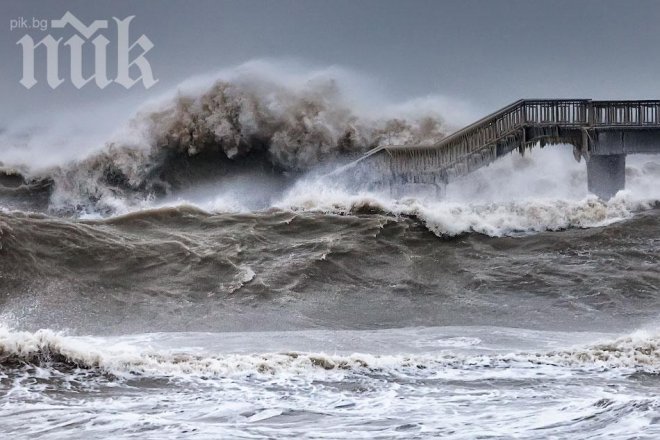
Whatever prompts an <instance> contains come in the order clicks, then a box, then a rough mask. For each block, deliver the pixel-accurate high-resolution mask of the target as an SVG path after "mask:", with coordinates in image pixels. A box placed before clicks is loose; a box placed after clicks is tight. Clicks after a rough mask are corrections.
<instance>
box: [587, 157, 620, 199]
mask: <svg viewBox="0 0 660 440" xmlns="http://www.w3.org/2000/svg"><path fill="white" fill-rule="evenodd" d="M587 182H588V183H587V185H588V188H589V192H590V193H592V194H595V195H597V196H598V197H600V198H601V199H603V200H609V199H611V198H612V197H613V196H614V195H615V194H616V193H617V191H619V190H622V189H624V188H625V187H626V155H625V154H604V155H599V154H594V155H592V156H591V157H589V160H588V161H587Z"/></svg>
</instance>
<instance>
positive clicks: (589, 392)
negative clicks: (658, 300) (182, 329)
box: [0, 328, 660, 439]
mask: <svg viewBox="0 0 660 440" xmlns="http://www.w3.org/2000/svg"><path fill="white" fill-rule="evenodd" d="M391 332H392V334H389V333H390V331H379V332H371V333H369V334H368V335H360V332H352V333H351V332H344V333H342V334H340V335H339V337H338V339H339V340H345V341H347V342H348V343H350V342H349V341H351V340H354V339H355V338H356V337H357V338H358V339H360V338H365V339H364V341H363V342H364V343H365V344H366V345H368V344H371V345H373V340H372V338H384V339H386V340H387V339H388V338H395V339H396V338H399V339H401V343H402V346H405V339H407V338H411V337H415V336H417V337H419V338H420V339H422V340H425V341H426V342H427V343H423V344H421V345H422V347H418V350H419V349H421V350H422V351H413V352H410V353H399V354H367V353H355V354H350V353H344V352H338V353H335V354H329V353H322V352H299V351H298V352H290V353H283V352H271V353H249V352H246V350H247V351H249V349H247V348H246V347H242V349H241V351H243V352H239V353H237V352H228V351H223V350H220V351H219V352H218V351H217V350H216V349H215V348H212V347H222V346H223V345H224V344H223V340H225V338H226V340H227V341H228V346H230V347H231V346H232V344H236V345H235V346H234V347H236V346H238V345H240V342H241V341H242V342H245V341H249V340H252V341H254V340H261V342H263V343H264V344H267V343H268V339H269V337H268V336H267V334H265V333H264V334H259V335H256V339H255V335H251V336H250V335H242V336H240V337H239V336H235V335H230V334H215V335H213V334H191V335H186V334H179V335H176V336H174V335H168V334H147V335H130V336H126V337H119V338H98V337H72V336H66V335H63V334H60V333H56V332H52V331H49V330H40V331H37V332H33V333H29V332H17V331H10V330H7V329H2V330H1V331H0V359H2V362H3V365H5V366H7V367H5V368H4V369H3V370H2V372H1V373H0V376H1V377H2V379H0V380H1V382H0V383H2V384H3V385H2V386H3V387H4V388H5V390H6V391H7V392H6V393H5V395H4V396H3V397H1V398H0V399H1V400H2V405H0V416H1V417H2V420H3V421H6V422H5V427H4V429H5V431H6V432H8V433H14V434H21V435H26V436H27V435H42V436H44V437H46V438H51V437H52V438H56V437H57V436H61V435H62V434H63V433H65V432H68V430H70V429H75V430H76V431H71V432H76V433H78V434H80V433H84V435H86V436H92V437H93V436H108V435H112V436H113V437H117V438H129V437H130V436H131V435H135V434H136V433H139V435H140V437H144V438H175V437H176V438H188V437H191V438H214V437H215V438H218V437H223V438H226V437H231V438H247V437H251V438H269V437H278V438H281V437H302V438H309V437H336V436H338V435H339V436H341V437H345V438H364V437H365V436H380V437H383V438H409V437H410V436H419V437H422V438H431V437H436V436H443V437H447V438H456V439H467V438H474V437H475V436H479V435H481V436H498V435H503V436H516V437H519V438H538V436H539V435H541V436H557V437H570V436H572V434H571V433H575V432H581V433H584V432H589V433H590V435H592V437H593V438H601V437H602V438H606V437H607V438H626V436H627V435H629V433H630V432H632V431H630V429H632V428H635V429H637V431H635V432H640V433H645V434H648V435H653V433H654V432H657V429H656V428H655V425H652V424H651V420H652V418H653V417H654V416H653V414H655V413H656V412H657V410H658V408H659V407H660V397H659V396H658V394H657V393H656V392H655V391H654V389H655V385H654V383H656V382H654V379H653V377H654V376H653V375H655V374H657V373H658V369H659V368H660V349H659V345H658V344H659V343H660V337H659V336H658V335H657V333H654V332H643V331H638V332H635V333H632V334H630V335H624V336H621V337H613V336H609V340H606V341H605V342H599V343H588V344H586V345H583V346H578V347H575V348H563V349H555V350H547V347H551V346H558V345H564V344H567V341H570V340H571V339H573V340H580V339H586V340H590V339H593V338H597V339H599V338H608V337H606V336H603V335H600V336H598V337H596V336H595V335H580V334H573V335H572V334H570V333H551V332H538V331H536V332H533V331H524V330H517V329H498V328H483V329H481V328H473V329H470V328H465V329H463V328H455V329H453V330H452V329H441V330H437V331H435V330H432V329H408V330H406V329H399V330H392V331H391ZM457 332H464V333H465V334H466V336H452V334H454V335H455V334H456V333H457ZM285 333H286V332H285ZM349 333H350V334H349ZM515 335H518V339H519V341H518V342H523V345H524V344H531V345H539V344H540V345H541V346H543V347H545V349H543V350H539V351H510V350H511V349H512V346H511V345H510V344H511V341H515V340H516V338H515ZM291 336H292V334H288V335H286V334H281V335H275V336H274V337H273V339H271V340H272V341H273V343H274V344H275V345H277V344H279V343H283V342H284V341H285V340H287V338H289V340H290V337H291ZM326 336H327V335H322V334H314V332H312V333H311V334H310V335H308V336H307V337H308V338H311V339H312V340H317V341H321V340H322V339H323V337H326ZM278 340H279V341H280V342H279V343H278V342H277V341H278ZM431 341H435V343H436V344H435V346H433V347H431V345H432V344H429V342H431ZM184 342H185V344H186V345H188V346H189V348H181V347H180V348H177V349H173V348H167V347H168V346H181V345H182V343H184ZM195 344H197V345H199V346H197V347H196V348H195V347H193V346H194V345H195ZM289 345H296V343H295V342H293V343H291V344H289ZM229 350H230V351H231V350H232V349H231V348H229ZM507 350H508V351H507ZM12 356H14V357H15V359H22V360H23V361H24V362H27V363H26V364H21V363H20V362H17V363H13V364H11V366H9V365H10V364H8V362H9V360H10V358H11V357H12ZM35 356H37V357H38V358H39V359H40V360H39V361H38V362H37V363H36V364H35V363H34V359H36V358H35ZM49 359H50V363H49ZM58 362H59V363H58ZM95 372H96V373H95ZM640 373H643V374H651V376H649V377H650V379H649V380H651V383H650V384H649V385H648V386H644V385H643V383H640V382H639V381H638V380H635V379H631V377H632V376H631V375H634V374H640ZM107 374H110V375H111V376H107ZM138 390H139V391H138ZM28 420H29V421H30V423H27V422H28Z"/></svg>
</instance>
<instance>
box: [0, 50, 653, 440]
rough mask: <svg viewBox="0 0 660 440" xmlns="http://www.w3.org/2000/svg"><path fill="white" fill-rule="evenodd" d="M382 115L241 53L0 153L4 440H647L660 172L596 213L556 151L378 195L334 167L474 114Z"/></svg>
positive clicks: (338, 85) (12, 143) (563, 149)
mask: <svg viewBox="0 0 660 440" xmlns="http://www.w3.org/2000/svg"><path fill="white" fill-rule="evenodd" d="M382 96H384V94H383V92H382V91H378V90H373V87H372V86H371V85H370V82H369V81H368V80H366V79H365V78H362V77H361V76H360V75H357V74H355V73H353V72H350V71H346V70H343V69H339V68H330V69H323V70H311V69H304V68H300V67H299V68H295V69H291V68H288V69H287V68H284V67H282V66H281V65H278V64H277V63H272V62H271V63H266V62H263V61H258V62H252V63H248V64H246V65H243V66H239V67H237V68H234V69H228V70H226V71H222V72H219V73H216V74H214V75H212V76H209V77H204V78H195V79H191V80H190V81H188V82H187V83H185V84H182V85H181V86H180V87H179V88H178V89H177V91H175V92H173V93H170V94H168V95H167V96H163V97H161V98H159V99H157V100H154V101H152V102H149V103H145V104H143V105H142V106H141V107H140V108H139V109H138V110H136V111H134V112H124V111H125V110H124V111H119V112H117V111H116V110H115V109H105V110H106V112H107V114H108V115H112V118H110V119H112V120H113V121H117V122H116V125H113V124H111V123H110V122H109V123H108V124H107V126H105V127H101V126H98V125H95V124H91V127H92V130H88V132H83V131H80V130H79V126H80V127H82V126H87V125H89V124H88V122H90V121H89V120H88V119H85V118H82V119H77V118H76V117H73V116H72V115H71V114H67V115H65V116H63V118H64V120H68V121H71V120H74V121H75V120H77V121H78V122H77V123H70V124H65V125H62V124H60V123H59V121H57V118H55V119H53V120H38V118H37V120H33V121H27V122H26V121H24V122H22V123H20V124H18V123H17V124H16V125H15V126H12V127H8V129H7V130H5V131H4V132H2V133H0V151H2V153H3V154H2V156H1V158H0V160H1V161H2V167H1V171H0V392H1V394H0V401H1V402H2V405H0V407H1V408H0V418H1V419H2V420H3V425H4V426H3V428H2V429H4V430H5V431H6V432H9V433H11V434H12V435H17V436H19V437H20V436H24V437H28V436H43V437H46V438H59V437H61V435H62V434H63V433H65V434H66V435H70V434H71V433H81V432H83V433H85V436H91V437H113V438H131V437H133V436H135V435H139V436H140V437H141V438H159V439H160V438H164V437H172V438H193V437H194V438H287V437H289V438H293V437H297V438H306V437H316V438H319V437H342V438H344V437H345V438H364V437H365V436H369V437H374V438H435V437H446V438H475V437H477V436H481V437H484V438H507V436H514V435H515V436H516V437H517V438H530V439H531V438H538V437H539V436H540V437H553V436H554V437H556V438H582V437H585V436H586V435H587V434H588V435H589V436H590V437H592V438H628V437H629V434H630V433H631V432H642V433H643V436H642V438H654V437H655V436H657V434H658V428H657V427H658V426H660V425H658V424H657V417H658V408H660V396H659V395H658V393H657V378H658V369H659V367H660V362H659V360H658V359H659V356H660V350H659V349H658V334H659V333H658V329H657V324H656V323H657V317H658V314H659V312H660V297H659V296H658V293H659V292H658V286H659V285H660V272H659V271H658V267H659V266H658V264H659V263H660V261H658V255H660V253H659V252H658V251H659V250H660V248H659V245H660V238H659V234H658V233H659V232H660V211H659V210H658V203H659V201H660V185H659V183H660V159H659V158H657V157H655V156H628V158H627V165H626V189H625V190H624V191H621V192H619V194H617V195H616V196H615V197H614V198H612V199H611V200H609V201H602V200H599V199H598V198H596V197H595V196H593V195H590V194H589V193H588V192H587V181H586V180H587V179H586V177H587V176H586V165H585V163H584V162H582V163H578V162H576V161H575V159H574V158H573V154H572V147H571V146H554V147H546V148H543V149H541V148H538V147H537V148H534V149H532V150H530V151H527V152H526V155H525V156H521V155H519V154H518V153H513V154H511V155H508V156H506V157H504V158H501V159H500V160H498V161H497V162H495V163H493V164H492V165H490V166H488V167H485V168H482V169H480V170H478V171H476V172H473V173H472V174H470V175H468V176H465V177H462V178H460V179H457V180H455V181H453V182H451V183H450V184H449V185H448V186H447V188H446V191H445V192H444V194H443V195H442V197H439V196H438V194H436V193H435V192H434V191H428V188H423V187H420V188H417V187H415V188H407V190H406V191H405V192H399V191H397V190H396V188H393V190H391V191H390V190H389V189H388V190H379V191H376V190H373V189H369V188H370V185H369V182H368V180H369V176H368V175H367V176H366V180H367V181H365V182H356V181H355V178H353V177H354V176H353V177H352V176H350V174H347V173H350V170H348V171H345V172H344V173H338V172H335V171H336V170H337V169H338V168H339V167H340V166H342V165H344V164H346V163H348V162H350V161H351V160H354V159H355V158H356V157H359V156H360V155H361V154H362V153H364V152H365V151H367V150H369V149H370V148H373V147H376V146H379V145H388V144H391V145H413V144H420V143H422V144H424V143H427V144H431V143H434V142H436V141H437V140H439V139H441V138H442V137H443V136H445V135H446V134H448V133H450V132H452V131H453V130H455V129H456V128H458V127H460V126H461V125H463V124H464V123H468V122H470V120H471V119H473V118H474V116H473V115H471V114H470V111H469V107H468V106H466V105H464V104H461V103H454V102H452V101H451V100H448V99H446V98H442V97H425V98H420V99H415V100H411V101H409V102H405V103H398V104H396V103H395V104H392V103H388V102H387V100H386V99H384V98H382ZM122 121H123V122H122ZM38 125H40V126H41V128H40V129H38V130H37V129H35V127H37V126H38ZM94 131H95V132H94ZM92 132H93V133H92ZM67 143H70V144H69V145H68V147H67ZM374 177H375V176H374ZM338 432H340V433H341V435H338V434H337V433H338ZM644 436H646V437H644Z"/></svg>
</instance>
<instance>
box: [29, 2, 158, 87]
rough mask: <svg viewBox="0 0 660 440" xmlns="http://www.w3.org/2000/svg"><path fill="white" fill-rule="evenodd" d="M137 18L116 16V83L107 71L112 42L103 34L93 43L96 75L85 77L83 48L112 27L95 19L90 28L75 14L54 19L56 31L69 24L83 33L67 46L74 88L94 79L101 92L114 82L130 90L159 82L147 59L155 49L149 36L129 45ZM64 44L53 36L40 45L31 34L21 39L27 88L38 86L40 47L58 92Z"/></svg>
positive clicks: (48, 80) (71, 39) (62, 80)
mask: <svg viewBox="0 0 660 440" xmlns="http://www.w3.org/2000/svg"><path fill="white" fill-rule="evenodd" d="M133 18H135V16H130V17H126V18H125V19H123V20H119V19H118V18H116V17H113V20H114V21H115V22H116V24H117V41H116V44H117V77H116V78H115V79H114V80H110V79H108V72H107V55H108V53H107V52H108V50H107V49H108V44H110V40H108V38H106V37H105V36H104V35H102V34H99V35H97V36H96V37H95V38H94V39H93V40H91V43H92V45H93V46H94V74H93V75H90V76H89V77H87V78H85V77H84V76H83V45H84V44H85V42H86V41H88V40H89V39H90V38H92V36H94V34H96V32H97V31H98V30H99V29H107V28H108V21H107V20H95V21H94V22H92V24H90V25H89V26H85V25H84V24H83V23H82V22H81V21H80V20H78V19H77V18H76V17H75V16H74V15H73V14H72V13H71V12H67V13H66V14H64V16H63V17H62V18H61V19H60V20H51V23H50V25H51V27H52V28H56V29H57V28H59V29H63V28H65V27H66V25H71V27H73V28H74V29H75V30H76V31H78V33H79V34H80V35H78V34H76V35H74V36H72V37H71V38H69V39H68V40H66V41H65V42H64V46H68V47H69V53H70V58H71V83H72V84H73V85H74V87H76V88H78V89H80V88H81V87H83V86H84V85H86V84H87V83H89V82H90V81H91V80H94V82H95V83H96V85H97V86H98V87H99V88H101V89H104V88H105V87H107V86H108V85H109V84H110V83H112V82H116V83H117V84H120V85H122V86H124V87H125V88H126V89H130V88H131V87H133V86H134V85H135V84H136V83H137V82H138V81H142V84H143V86H144V88H145V89H148V88H150V87H151V86H153V85H154V84H156V83H157V82H158V80H157V79H155V78H154V75H153V73H152V71H151V65H150V64H149V61H147V59H146V58H145V55H146V53H147V52H149V51H150V50H151V49H152V48H153V47H154V45H153V43H152V42H151V40H150V39H149V38H148V37H147V36H146V35H142V36H141V37H140V38H138V39H137V41H135V42H134V43H133V44H129V26H130V23H131V21H132V20H133ZM81 35H82V37H81ZM83 37H84V38H83ZM61 41H62V38H58V39H55V38H53V37H52V36H51V35H47V36H46V37H45V38H43V39H42V40H41V41H39V42H38V43H35V42H34V40H33V39H32V37H30V36H29V35H25V36H23V38H21V39H20V40H18V42H17V43H16V44H18V45H20V46H21V47H22V48H23V77H22V78H21V80H20V83H21V84H22V85H23V86H24V87H25V88H27V89H30V88H32V87H33V86H34V85H35V84H36V83H37V80H36V78H35V76H34V54H35V50H36V48H37V47H39V46H43V47H45V48H46V81H47V82H48V85H49V86H50V87H51V88H52V89H55V88H57V87H58V86H59V85H60V84H62V83H63V82H64V79H62V78H60V76H59V62H58V58H59V48H60V42H61ZM136 47H139V48H140V49H141V50H142V51H141V53H140V54H139V56H137V57H136V58H135V59H133V60H132V61H130V53H131V51H132V50H133V49H135V48H136ZM132 66H135V67H137V69H139V71H140V75H139V76H137V77H135V78H132V77H131V75H130V68H131V67H132Z"/></svg>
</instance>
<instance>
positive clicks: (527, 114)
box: [382, 99, 660, 160]
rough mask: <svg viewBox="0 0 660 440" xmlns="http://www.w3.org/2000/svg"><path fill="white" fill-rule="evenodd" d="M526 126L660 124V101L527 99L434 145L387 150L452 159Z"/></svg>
mask: <svg viewBox="0 0 660 440" xmlns="http://www.w3.org/2000/svg"><path fill="white" fill-rule="evenodd" d="M526 126H536V127H547V126H557V127H564V128H587V129H588V128H606V127H647V126H659V127H660V101H592V100H589V99H571V100H566V99H564V100H548V99H536V100H532V99H524V100H520V101H516V102H514V103H513V104H511V105H509V106H507V107H504V108H503V109H501V110H499V111H497V112H495V113H493V114H491V115H488V116H486V117H485V118H482V119H480V120H479V121H477V122H475V123H473V124H470V125H468V126H467V127H465V128H463V129H461V130H459V131H457V132H455V133H453V134H452V135H450V136H448V137H446V138H445V139H443V140H441V141H440V142H439V143H437V144H435V145H432V146H419V147H417V146H414V147H411V146H388V147H383V148H382V149H386V150H399V151H400V150H404V149H415V150H418V149H423V150H429V149H431V150H448V151H447V153H448V154H449V156H450V157H451V158H450V160H452V159H453V158H455V157H460V156H461V155H465V154H469V153H471V152H474V151H477V150H479V149H481V148H484V147H487V146H489V145H492V144H494V143H497V142H498V141H499V140H501V139H503V138H505V137H507V136H510V135H511V134H512V133H515V132H517V131H519V130H520V129H521V128H523V127H526Z"/></svg>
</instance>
